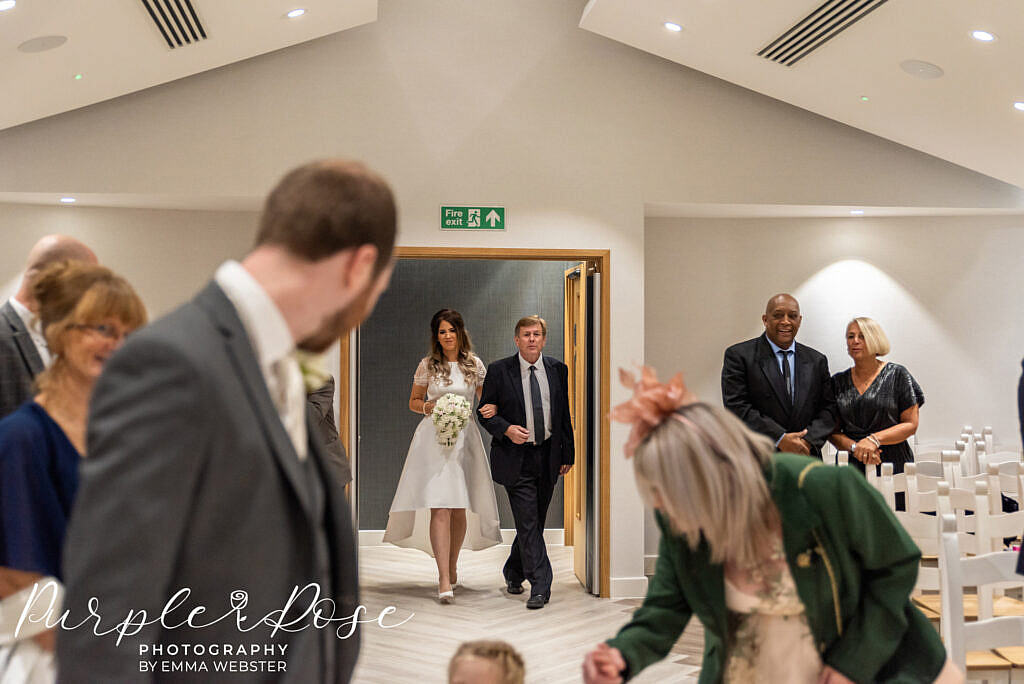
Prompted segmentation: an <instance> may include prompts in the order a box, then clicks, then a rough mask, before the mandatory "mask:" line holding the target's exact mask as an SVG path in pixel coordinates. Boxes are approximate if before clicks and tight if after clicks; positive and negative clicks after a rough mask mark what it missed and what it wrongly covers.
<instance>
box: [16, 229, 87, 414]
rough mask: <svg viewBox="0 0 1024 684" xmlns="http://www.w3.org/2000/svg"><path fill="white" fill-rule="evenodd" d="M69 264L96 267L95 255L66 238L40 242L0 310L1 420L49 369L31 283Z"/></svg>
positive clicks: (78, 243)
mask: <svg viewBox="0 0 1024 684" xmlns="http://www.w3.org/2000/svg"><path fill="white" fill-rule="evenodd" d="M72 260H75V261H85V262H88V263H92V264H95V263H96V255H95V254H93V253H92V250H91V249H89V248H88V247H86V246H85V245H84V244H82V243H81V242H79V241H78V240H76V239H75V238H73V237H68V236H67V235H47V236H46V237H44V238H42V239H41V240H39V242H37V243H36V244H35V245H34V246H33V247H32V249H31V250H29V253H28V259H27V260H26V263H25V274H24V275H23V276H22V278H21V285H20V286H19V287H18V291H17V292H16V293H15V294H14V296H13V297H11V298H10V299H8V300H7V301H6V302H5V303H4V305H3V306H0V418H3V417H4V416H6V415H7V414H8V413H11V412H12V411H14V410H15V409H16V408H18V407H19V406H21V405H22V404H24V403H25V402H26V401H28V400H29V399H31V398H32V382H33V381H34V380H35V378H36V376H37V375H39V374H40V373H42V372H43V369H44V368H45V367H46V366H48V365H49V363H48V361H49V358H50V355H49V351H48V349H47V347H46V339H45V338H44V337H43V331H42V330H41V329H40V326H39V322H38V319H37V318H36V301H35V298H34V297H33V296H32V283H33V281H34V280H35V277H36V276H37V275H38V274H39V272H40V271H41V270H43V269H44V268H45V267H47V266H49V265H50V264H54V263H56V262H58V261H72Z"/></svg>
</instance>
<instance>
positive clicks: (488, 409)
mask: <svg viewBox="0 0 1024 684" xmlns="http://www.w3.org/2000/svg"><path fill="white" fill-rule="evenodd" d="M477 411H478V412H479V413H480V415H481V416H483V417H484V418H493V417H494V414H496V413H497V412H498V407H497V406H495V405H494V404H484V405H483V406H481V407H480V408H478V409H477Z"/></svg>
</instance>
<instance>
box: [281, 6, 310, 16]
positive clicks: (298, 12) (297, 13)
mask: <svg viewBox="0 0 1024 684" xmlns="http://www.w3.org/2000/svg"><path fill="white" fill-rule="evenodd" d="M305 13H306V10H304V9H302V8H301V7H299V8H298V9H293V10H292V11H291V12H289V13H288V14H286V15H285V16H286V17H288V18H289V19H295V18H296V17H301V16H302V15H303V14H305Z"/></svg>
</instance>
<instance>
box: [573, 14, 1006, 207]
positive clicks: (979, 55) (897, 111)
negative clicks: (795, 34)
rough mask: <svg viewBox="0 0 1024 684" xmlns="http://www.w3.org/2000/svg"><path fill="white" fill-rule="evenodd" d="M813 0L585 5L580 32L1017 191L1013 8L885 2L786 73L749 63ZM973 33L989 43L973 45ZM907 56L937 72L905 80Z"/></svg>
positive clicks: (769, 64)
mask: <svg viewBox="0 0 1024 684" xmlns="http://www.w3.org/2000/svg"><path fill="white" fill-rule="evenodd" d="M822 1H823V0H770V1H766V0H762V1H760V2H751V0H689V1H688V2H680V0H644V2H637V1H636V0H590V2H589V4H588V5H587V7H586V9H585V10H584V13H583V17H582V19H581V21H580V26H581V27H582V28H584V29H587V30H589V31H593V32H594V33H597V34H600V35H602V36H606V37H608V38H612V39H614V40H617V41H620V42H622V43H625V44H627V45H631V46H633V47H636V48H639V49H641V50H644V51H646V52H650V53H652V54H655V55H658V56H660V57H663V58H665V59H669V60H672V61H674V62H678V63H679V64H683V65H685V66H687V67H690V68H693V69H697V70H698V71H702V72H705V73H707V74H710V75H712V76H715V77H718V78H721V79H724V80H726V81H730V82H732V83H735V84H737V85H740V86H743V87H745V88H749V89H751V90H754V91H756V92H759V93H762V94H764V95H768V96H770V97H773V98H776V99H779V100H782V101H784V102H788V103H790V104H792V105H795V106H797V107H802V108H803V109H807V110H809V111H812V112H815V113H817V114H820V115H822V116H826V117H828V118H830V119H835V120H836V121H841V122H842V123H845V124H848V125H850V126H854V127H856V128H859V129H862V130H865V131H868V132H870V133H873V134H875V135H878V136H881V137H883V138H887V139H889V140H893V141H895V142H898V143H902V144H904V145H907V146H909V147H913V148H916V149H918V150H921V151H923V152H927V153H929V154H932V155H934V156H936V157H940V158H942V159H946V160H948V161H951V162H953V163H956V164H960V165H962V166H965V167H967V168H969V169H973V170H975V171H978V172H980V173H983V174H986V175H989V176H992V177H994V178H998V179H999V180H1002V181H1005V182H1007V183H1011V184H1013V185H1016V186H1019V187H1024V162H1022V160H1024V112H1022V111H1017V110H1015V109H1014V108H1013V103H1014V102H1015V101H1024V12H1022V11H1021V6H1020V2H1017V1H1008V0H890V1H889V2H887V3H886V4H883V5H881V6H880V7H879V8H878V9H877V10H875V11H874V12H872V13H871V14H869V15H867V16H866V17H865V18H864V19H862V20H861V21H859V22H858V23H856V24H854V25H853V26H851V27H850V28H848V29H847V30H846V31H844V32H843V33H841V34H839V35H838V36H837V37H835V38H833V39H832V40H831V41H830V42H828V43H826V44H825V45H824V46H823V47H821V48H819V49H818V50H817V51H815V52H813V53H811V54H810V55H809V56H807V57H806V58H804V59H803V60H801V61H800V62H798V63H797V64H796V65H794V66H792V67H784V66H780V65H778V64H775V63H773V62H770V61H767V60H765V59H764V58H761V57H758V56H757V52H758V51H759V50H761V48H763V47H765V46H766V45H767V44H768V43H769V42H771V41H772V40H773V39H774V38H776V37H777V36H779V35H780V34H782V33H783V32H785V31H786V30H788V29H789V28H790V27H791V26H793V25H794V24H795V23H796V22H797V21H798V20H800V19H801V18H803V17H804V16H806V15H807V14H809V13H810V12H811V11H812V10H814V9H815V8H817V7H818V6H819V5H821V4H822ZM666 21H672V22H675V23H677V24H680V25H682V26H683V31H681V32H679V33H672V32H670V31H668V30H667V29H665V27H664V23H665V22H666ZM974 29H983V30H986V31H990V32H993V33H995V34H996V35H997V36H998V40H997V41H995V42H994V43H989V44H985V43H980V42H978V41H976V40H974V39H973V38H971V36H970V31H971V30H974ZM908 59H916V60H924V61H927V62H931V63H934V64H937V65H938V66H940V67H941V68H942V69H943V70H944V71H945V75H944V76H943V77H942V78H938V79H935V80H922V79H919V78H915V77H913V76H910V75H908V74H907V73H905V72H904V71H903V70H901V69H900V62H902V61H904V60H908ZM861 96H867V97H868V98H870V99H869V101H867V102H863V101H861Z"/></svg>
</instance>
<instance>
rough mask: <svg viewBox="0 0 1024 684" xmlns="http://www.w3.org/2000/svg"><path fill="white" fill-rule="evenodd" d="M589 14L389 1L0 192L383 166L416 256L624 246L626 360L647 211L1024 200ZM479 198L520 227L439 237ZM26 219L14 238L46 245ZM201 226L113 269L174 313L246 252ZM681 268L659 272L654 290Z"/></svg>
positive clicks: (180, 90)
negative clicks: (703, 68) (584, 22)
mask: <svg viewBox="0 0 1024 684" xmlns="http://www.w3.org/2000/svg"><path fill="white" fill-rule="evenodd" d="M584 4H585V3H584V2H583V0H517V1H516V2H514V3H513V2H507V1H502V0H434V1H432V2H409V1H408V0H406V1H405V2H400V1H398V0H383V1H382V2H381V5H380V7H381V9H380V20H379V21H378V22H377V23H375V24H372V25H368V26H364V27H360V28H357V29H353V30H351V31H347V32H344V33H341V34H337V35H335V36H330V37H327V38H324V39H321V40H317V41H313V42H310V43H307V44H304V45H300V46H297V47H294V48H291V49H288V50H283V51H280V52H276V53H273V54H270V55H265V56H262V57H258V58H254V59H251V60H247V61H245V62H242V63H239V64H236V65H232V66H229V67H225V68H222V69H218V70H216V71H212V72H208V73H206V74H201V75H198V76H195V77H192V78H188V79H183V80H181V81H177V82H174V83H171V84H168V85H165V86H160V87H156V88H152V89H150V90H146V91H143V92H140V93H136V94H133V95H129V96H125V97H122V98H119V99H117V100H113V101H110V102H107V103H102V104H98V105H94V106H91V107H87V108H84V109H81V110H78V111H75V112H70V113H67V114H64V115H60V116H56V117H51V118H49V119H45V120H42V121H38V122H35V123H32V124H27V125H24V126H20V127H18V128H15V129H11V130H8V131H3V132H0V192H53V193H121V194H124V193H137V194H139V195H140V196H141V195H152V194H159V193H164V194H167V195H176V196H182V197H194V198H197V200H199V199H204V200H205V199H208V198H210V197H211V196H225V197H226V196H237V197H259V196H261V195H263V194H264V193H265V192H266V190H267V189H268V188H269V187H271V186H272V184H273V183H274V182H275V181H276V179H277V178H278V177H280V175H281V174H282V173H283V172H284V171H285V170H286V169H287V168H289V167H291V166H293V165H295V164H297V163H300V162H302V161H306V160H308V159H310V158H314V157H323V156H328V155H343V156H349V157H356V158H361V159H365V160H366V161H367V162H368V163H369V164H370V165H371V166H373V167H375V168H377V169H379V170H381V171H382V172H383V173H384V174H385V175H386V176H387V177H388V178H389V179H391V181H392V182H393V184H394V186H395V188H396V190H397V195H398V200H399V204H400V209H401V231H402V232H401V236H400V242H401V243H402V244H404V245H434V246H438V245H460V246H493V247H547V248H603V249H610V250H611V252H612V263H611V273H610V277H611V282H612V301H611V317H612V320H611V321H610V325H611V326H612V350H611V352H612V364H613V366H615V367H618V366H627V365H630V364H631V363H633V362H634V361H638V360H640V359H642V358H643V356H644V336H645V320H644V304H643V301H644V293H643V284H644V276H645V264H644V260H645V256H644V219H643V204H644V202H645V201H664V202H716V201H720V202H752V203H784V204H832V203H841V204H863V205H918V206H947V205H948V206H979V207H988V206H1018V205H1024V193H1022V192H1021V191H1020V190H1019V189H1017V188H1014V187H1011V186H1008V185H1005V184H1002V183H999V182H996V181H993V180H992V179H989V178H986V177H983V176H979V175H977V174H974V173H971V172H968V171H966V170H964V169H962V168H960V167H957V166H954V165H952V164H948V163H946V162H942V161H940V160H937V159H935V158H933V157H929V156H927V155H924V154H921V153H919V152H915V151H912V150H909V149H907V148H904V147H901V146H899V145H895V144H893V143H890V142H887V141H884V140H881V139H879V138H875V137H873V136H870V135H867V134H864V133H862V132H859V131H856V130H854V129H852V128H849V127H846V126H843V125H840V124H837V123H835V122H831V121H829V120H826V119H823V118H821V117H818V116H815V115H812V114H809V113H807V112H804V111H802V110H798V109H795V108H793V107H790V106H788V105H785V104H782V103H779V102H777V101H775V100H771V99H768V98H765V97H762V96H760V95H757V94H755V93H752V92H750V91H747V90H744V89H742V88H738V87H734V86H731V85H728V84H725V83H723V82H721V81H718V80H716V79H713V78H710V77H708V76H705V75H703V74H699V73H696V72H693V71H690V70H688V69H685V68H682V67H679V66H678V65H675V64H672V63H669V62H666V61H664V60H661V59H659V58H656V57H653V56H651V55H648V54H644V53H641V52H639V51H636V50H634V49H632V48H629V47H626V46H623V45H620V44H617V43H614V42H611V41H609V40H607V39H604V38H601V37H599V36H596V35H594V34H591V33H589V32H586V31H583V30H581V29H579V28H577V23H578V21H579V18H580V15H581V12H582V10H583V6H584ZM468 202H478V203H481V204H484V203H492V202H493V203H496V204H502V205H505V206H506V207H507V208H508V221H509V229H508V231H507V232H505V233H500V234H480V233H473V234H454V233H442V232H440V231H439V230H438V226H437V221H438V218H437V214H438V205H439V204H441V203H468ZM34 211H41V210H34ZM72 211H74V212H81V208H78V207H76V208H73V209H72ZM12 212H13V210H11V209H10V208H9V207H0V230H2V231H3V232H4V234H5V235H6V234H8V233H10V232H12V231H13V232H15V233H17V234H18V235H19V239H21V243H19V244H18V245H14V246H12V250H13V249H14V248H15V247H17V249H18V250H19V251H20V250H21V248H22V247H23V246H24V248H26V249H27V244H28V243H29V242H31V240H30V239H29V238H28V236H27V235H25V236H22V230H23V228H22V220H21V219H20V218H19V215H17V212H13V213H14V215H13V216H12ZM80 215H82V213H78V214H66V215H61V216H62V218H63V217H65V216H69V217H73V216H80ZM249 219H250V217H248V216H246V217H244V218H241V219H240V221H241V222H242V223H246V222H248V221H249ZM82 220H83V221H84V220H85V219H82ZM46 221H48V219H46V218H43V217H42V216H41V217H40V219H39V222H38V223H36V224H34V225H36V226H39V225H42V224H43V223H46ZM147 223H148V222H147ZM185 224H189V221H188V220H181V219H180V218H179V219H177V220H175V219H174V218H173V216H172V217H171V218H167V219H160V220H156V219H154V221H153V222H152V223H151V224H148V225H150V227H152V230H153V231H154V232H151V233H148V235H149V236H150V238H149V239H152V240H154V241H155V243H156V244H166V245H167V246H168V249H169V250H170V251H168V252H167V253H166V254H167V258H166V259H161V260H160V262H159V263H153V264H152V266H153V268H147V269H138V270H137V271H135V270H132V269H136V266H135V265H134V263H133V259H132V258H131V257H130V255H129V254H127V253H125V254H124V259H123V261H122V259H121V257H120V256H118V257H117V258H116V259H113V258H109V259H107V261H108V263H110V264H111V265H112V266H113V267H114V268H116V269H119V270H123V271H125V272H126V274H129V275H133V276H134V277H135V279H136V282H137V283H138V285H139V288H140V290H142V291H143V292H144V293H147V294H149V295H150V296H152V297H153V298H154V302H153V303H151V307H152V308H153V309H154V310H161V309H164V308H165V306H164V300H162V299H160V300H159V303H158V304H157V303H156V298H184V297H185V296H187V295H188V294H189V293H191V292H192V291H194V290H195V289H196V288H197V287H199V286H200V285H201V282H202V280H203V279H204V278H205V274H206V273H208V272H209V271H210V270H211V269H212V268H213V265H214V264H215V263H216V262H217V261H219V260H220V259H221V258H224V257H225V256H232V255H235V254H236V251H235V250H236V249H239V248H238V247H237V245H238V244H239V242H238V241H237V240H236V237H239V238H240V237H241V233H240V232H238V231H239V230H240V229H239V228H238V226H237V224H236V223H235V222H234V221H233V220H230V219H226V218H225V219H223V221H222V223H221V225H223V226H224V230H227V231H228V233H229V234H230V235H229V236H227V237H225V236H220V235H218V234H217V232H216V231H214V230H207V231H202V230H192V231H190V232H185V233H182V232H180V231H179V230H178V228H177V226H178V225H185ZM140 229H141V226H140ZM68 230H69V232H73V231H71V228H70V227H68ZM161 231H166V235H160V236H159V237H158V236H157V233H160V232H161ZM243 232H244V231H243ZM224 240H226V241H227V243H224V242H222V241H224ZM183 243H184V244H183ZM186 244H187V245H189V246H190V247H191V249H192V252H191V254H183V253H180V252H179V251H175V250H178V249H185V246H184V245H186ZM143 251H146V250H143ZM152 251H153V250H149V251H146V253H151V252H152ZM111 254H117V252H116V250H114V251H112V252H111ZM192 257H195V258H196V259H198V261H197V262H196V264H195V265H188V266H182V265H179V264H178V263H176V262H175V261H174V259H178V258H180V259H189V258H192ZM172 265H173V266H172ZM3 267H4V268H5V269H7V270H4V271H3V272H0V277H3V278H5V279H9V278H10V277H11V271H10V270H9V269H10V268H11V267H10V266H9V265H8V264H6V262H5V263H4V265H3ZM674 271H675V266H674V265H671V264H670V265H668V266H666V265H665V263H664V262H663V261H660V260H656V261H655V268H654V269H653V270H652V271H651V274H652V275H651V277H652V278H655V279H660V278H662V277H666V278H671V277H674ZM175 274H180V277H176V276H175ZM677 308H678V305H677V304H676V303H675V302H673V306H672V307H671V308H670V309H669V311H674V310H676V309H677ZM657 311H658V313H656V314H654V316H655V317H665V316H666V315H668V314H666V313H665V312H664V311H662V310H661V309H660V308H659V309H658V310H657ZM718 320H719V324H722V323H723V322H724V320H725V315H724V314H723V315H722V316H719V317H718ZM656 329H657V328H656ZM624 398H625V395H624V393H623V392H622V391H621V390H620V389H619V388H618V387H614V388H612V401H613V402H618V401H621V400H623V399H624ZM612 434H613V439H612V454H613V457H612V464H611V474H612V485H611V487H612V490H611V499H612V501H611V503H612V507H613V512H612V517H611V520H612V529H611V540H612V548H611V554H612V565H611V575H612V578H613V582H612V592H613V594H614V595H617V596H623V595H636V594H638V593H641V592H642V591H643V589H644V587H645V581H644V580H643V577H642V570H643V568H642V555H643V543H642V540H641V537H640V535H638V534H637V530H638V529H639V527H640V526H641V525H642V524H643V522H642V521H643V509H642V506H641V505H640V503H639V501H638V498H637V496H636V492H635V488H634V485H633V482H632V473H631V472H630V469H629V467H628V464H627V463H626V462H625V461H624V460H623V459H622V458H621V457H620V456H619V454H620V453H621V446H622V442H623V440H624V437H625V430H624V429H623V428H621V427H618V426H616V427H615V428H614V429H613V433H612Z"/></svg>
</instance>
